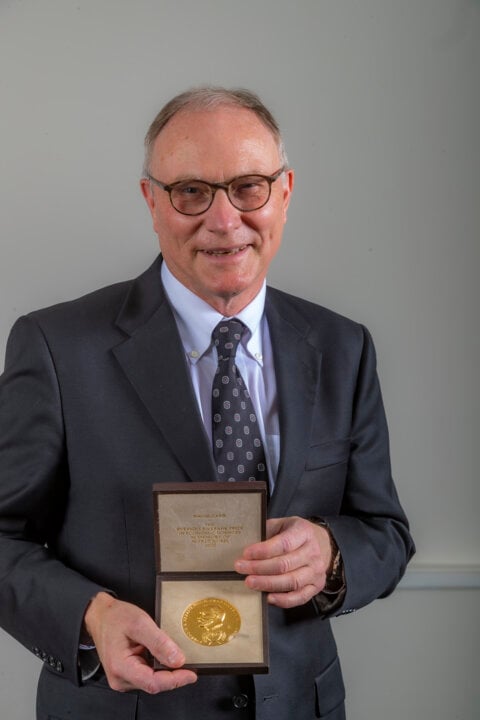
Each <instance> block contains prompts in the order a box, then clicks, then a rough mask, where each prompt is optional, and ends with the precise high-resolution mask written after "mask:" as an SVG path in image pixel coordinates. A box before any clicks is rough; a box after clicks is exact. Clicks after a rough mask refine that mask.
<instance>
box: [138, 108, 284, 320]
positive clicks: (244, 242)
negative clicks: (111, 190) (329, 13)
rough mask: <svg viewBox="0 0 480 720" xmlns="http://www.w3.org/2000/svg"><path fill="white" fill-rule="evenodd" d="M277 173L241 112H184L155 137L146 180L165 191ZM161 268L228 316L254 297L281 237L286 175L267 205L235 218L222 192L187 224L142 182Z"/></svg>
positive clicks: (258, 129) (251, 121)
mask: <svg viewBox="0 0 480 720" xmlns="http://www.w3.org/2000/svg"><path fill="white" fill-rule="evenodd" d="M281 165H282V161H281V159H280V157H279V153H278V148H277V145H276V142H275V140H274V138H273V136H272V134H271V133H270V131H269V130H268V129H267V128H266V127H265V126H264V125H263V124H262V123H261V122H260V120H259V119H258V118H257V117H256V115H255V114H254V113H253V112H252V111H250V110H247V109H243V108H242V109H240V108H232V107H228V106H225V107H219V108H217V109H215V110H211V111H203V110H202V111H195V112H188V111H183V112H180V113H178V114H177V115H175V116H174V117H173V118H172V119H171V120H170V122H169V123H167V125H166V126H165V127H164V128H163V130H162V131H161V133H160V135H159V136H158V137H157V139H156V141H155V144H154V148H153V154H152V160H151V164H150V174H151V175H152V176H153V177H155V178H157V179H158V180H161V181H162V182H163V183H166V184H168V185H170V184H172V183H174V182H176V181H178V180H186V179H201V180H207V181H209V182H228V181H230V180H232V179H233V178H235V177H237V176H240V175H255V174H260V175H273V174H274V173H275V172H276V171H277V170H278V169H279V168H280V167H281ZM141 187H142V192H143V194H144V196H145V199H146V201H147V204H148V207H149V209H150V212H151V214H152V218H153V228H154V230H155V232H156V233H157V235H158V238H159V241H160V249H161V251H162V254H163V257H164V259H165V262H166V263H167V265H168V267H169V269H170V271H171V272H172V273H173V275H175V277H176V278H177V279H178V280H180V282H182V283H183V284H184V285H185V286H186V287H188V288H189V289H190V290H191V291H192V292H194V293H195V294H196V295H198V296H199V297H201V298H202V299H203V300H205V301H206V302H208V303H209V304H210V305H212V306H213V307H215V308H216V309H217V310H218V311H219V312H221V313H222V314H224V315H234V314H235V313H237V312H239V311H240V310H241V309H242V308H244V307H245V306H246V305H247V304H248V303H249V302H250V301H251V300H252V299H253V298H254V297H255V295H256V294H257V293H258V291H259V290H260V288H261V285H262V283H263V280H264V278H265V276H266V274H267V270H268V267H269V265H270V262H271V261H272V258H273V257H274V255H275V254H276V252H277V250H278V248H279V246H280V241H281V237H282V231H283V226H284V224H285V220H286V212H287V207H288V203H289V200H290V194H291V191H292V187H293V172H292V171H290V170H289V171H286V173H285V174H284V175H282V176H281V177H280V178H279V179H278V180H276V181H275V182H274V183H273V184H272V193H271V196H270V200H269V201H268V203H267V204H266V205H265V206H264V207H262V208H260V209H259V210H254V211H253V212H242V211H241V210H237V209H236V208H234V207H233V205H232V204H231V203H230V201H229V199H228V197H227V195H226V193H225V192H224V191H223V190H218V191H217V192H216V195H215V198H214V200H213V203H212V205H211V207H210V208H209V209H208V210H207V211H206V212H205V213H203V214H202V215H197V216H187V215H182V214H180V213H179V212H177V211H176V210H175V209H174V208H173V207H172V205H171V204H170V199H169V197H168V193H167V192H165V191H164V190H162V189H161V188H159V187H157V186H155V185H153V184H151V183H150V182H149V181H148V180H142V181H141Z"/></svg>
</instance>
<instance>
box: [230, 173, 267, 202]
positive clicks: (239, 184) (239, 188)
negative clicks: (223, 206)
mask: <svg viewBox="0 0 480 720" xmlns="http://www.w3.org/2000/svg"><path fill="white" fill-rule="evenodd" d="M265 185H266V182H265V179H264V178H262V177H257V176H255V175H251V176H250V175H249V176H247V177H242V178H238V179H237V180H235V182H234V183H232V192H233V193H234V195H236V196H237V197H250V196H256V195H258V194H259V193H263V191H264V189H265Z"/></svg>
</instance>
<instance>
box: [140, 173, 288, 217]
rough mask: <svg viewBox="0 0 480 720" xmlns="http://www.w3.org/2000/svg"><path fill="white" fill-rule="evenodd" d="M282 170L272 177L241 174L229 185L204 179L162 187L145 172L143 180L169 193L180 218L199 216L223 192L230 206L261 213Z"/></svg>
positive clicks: (181, 181) (161, 184)
mask: <svg viewBox="0 0 480 720" xmlns="http://www.w3.org/2000/svg"><path fill="white" fill-rule="evenodd" d="M285 169H286V168H285V167H281V168H280V170H277V172H275V173H274V174H273V175H241V176H240V177H236V178H233V180H230V182H228V183H209V182H206V180H179V181H178V182H174V183H172V184H171V185H165V183H162V182H160V180H157V179H156V178H154V177H153V176H152V175H150V174H149V173H147V174H146V175H145V177H146V178H147V179H148V180H150V182H152V183H153V184H154V185H157V186H158V187H159V188H161V189H162V190H165V192H168V195H169V197H170V202H171V204H172V207H173V208H175V210H176V211H177V212H179V213H181V214H182V215H201V214H202V213H204V212H207V210H208V208H209V207H210V206H211V204H212V203H213V199H214V197H215V193H216V192H217V190H225V192H226V193H227V197H228V199H229V200H230V202H231V203H232V205H233V207H234V208H236V209H237V210H241V211H242V212H253V210H260V208H262V207H263V206H264V205H266V204H267V202H268V201H269V200H270V195H271V193H272V183H274V182H275V180H278V178H279V177H280V175H281V174H282V173H283V172H284V171H285Z"/></svg>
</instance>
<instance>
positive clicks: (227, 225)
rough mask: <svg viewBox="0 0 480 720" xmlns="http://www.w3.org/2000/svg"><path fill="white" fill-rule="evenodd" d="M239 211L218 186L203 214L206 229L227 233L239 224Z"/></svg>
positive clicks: (224, 191)
mask: <svg viewBox="0 0 480 720" xmlns="http://www.w3.org/2000/svg"><path fill="white" fill-rule="evenodd" d="M240 216H241V212H240V210H237V209H236V208H235V207H233V205H232V203H231V202H230V200H229V199H228V195H227V192H226V190H224V189H223V188H218V189H217V191H216V193H215V196H214V198H213V202H212V204H211V205H210V207H209V208H208V210H207V212H206V213H205V215H204V218H205V219H204V223H205V227H206V229H207V230H210V231H211V232H216V233H228V232H230V231H232V230H235V229H236V228H238V227H240V225H241V222H242V221H241V217H240Z"/></svg>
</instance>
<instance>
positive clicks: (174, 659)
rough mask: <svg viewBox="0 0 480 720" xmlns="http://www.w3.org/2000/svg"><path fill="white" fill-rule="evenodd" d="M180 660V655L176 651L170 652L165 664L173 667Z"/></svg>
mask: <svg viewBox="0 0 480 720" xmlns="http://www.w3.org/2000/svg"><path fill="white" fill-rule="evenodd" d="M180 659H181V653H180V652H179V651H178V650H172V652H171V653H170V655H169V656H168V657H167V663H168V664H169V665H175V663H178V661H179V660H180Z"/></svg>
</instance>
